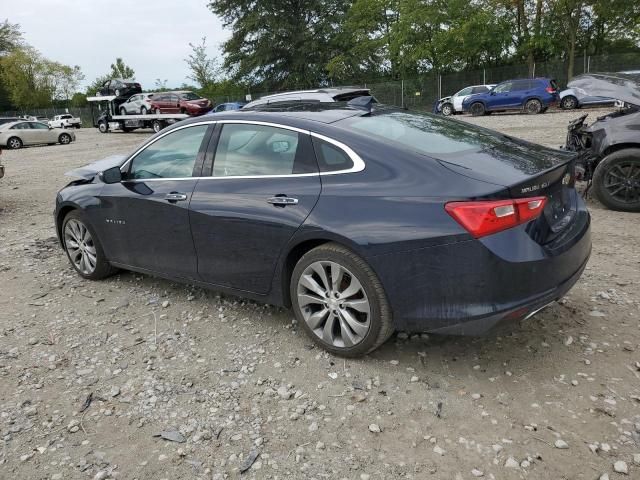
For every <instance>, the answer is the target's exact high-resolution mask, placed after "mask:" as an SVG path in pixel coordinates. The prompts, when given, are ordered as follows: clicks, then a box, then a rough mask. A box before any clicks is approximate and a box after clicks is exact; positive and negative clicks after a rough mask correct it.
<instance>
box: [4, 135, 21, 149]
mask: <svg viewBox="0 0 640 480" xmlns="http://www.w3.org/2000/svg"><path fill="white" fill-rule="evenodd" d="M7 147H9V148H10V149H12V150H17V149H18V148H22V140H20V139H19V138H18V137H11V138H10V139H9V140H7Z"/></svg>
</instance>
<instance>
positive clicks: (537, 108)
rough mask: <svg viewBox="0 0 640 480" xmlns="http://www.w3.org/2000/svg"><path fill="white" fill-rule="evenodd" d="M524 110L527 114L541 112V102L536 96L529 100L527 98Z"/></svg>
mask: <svg viewBox="0 0 640 480" xmlns="http://www.w3.org/2000/svg"><path fill="white" fill-rule="evenodd" d="M524 111H525V113H528V114H529V115H535V114H537V113H541V112H542V102H541V101H540V100H538V99H537V98H532V99H531V100H527V102H526V103H525V104H524Z"/></svg>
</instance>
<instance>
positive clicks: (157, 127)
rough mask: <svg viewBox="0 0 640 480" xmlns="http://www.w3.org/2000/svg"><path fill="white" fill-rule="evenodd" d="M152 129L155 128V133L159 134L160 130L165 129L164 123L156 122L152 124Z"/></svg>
mask: <svg viewBox="0 0 640 480" xmlns="http://www.w3.org/2000/svg"><path fill="white" fill-rule="evenodd" d="M151 127H152V128H153V131H154V132H156V133H158V132H159V131H160V130H162V129H163V128H164V122H162V121H160V120H154V121H153V123H152V124H151Z"/></svg>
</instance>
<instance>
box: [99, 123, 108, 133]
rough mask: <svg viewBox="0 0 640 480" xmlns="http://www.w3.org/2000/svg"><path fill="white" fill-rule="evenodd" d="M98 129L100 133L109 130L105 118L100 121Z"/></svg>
mask: <svg viewBox="0 0 640 480" xmlns="http://www.w3.org/2000/svg"><path fill="white" fill-rule="evenodd" d="M98 130H99V131H100V133H107V132H108V131H109V125H108V124H107V122H105V121H104V120H102V121H100V122H98Z"/></svg>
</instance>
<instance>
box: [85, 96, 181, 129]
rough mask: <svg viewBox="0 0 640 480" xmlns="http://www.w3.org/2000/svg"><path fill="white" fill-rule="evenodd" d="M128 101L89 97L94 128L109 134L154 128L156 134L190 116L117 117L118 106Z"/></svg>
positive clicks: (153, 114)
mask: <svg viewBox="0 0 640 480" xmlns="http://www.w3.org/2000/svg"><path fill="white" fill-rule="evenodd" d="M125 101H126V99H122V98H120V99H119V98H118V97H116V96H113V95H108V96H107V95H105V96H100V97H87V102H89V106H90V107H91V118H92V120H93V126H94V127H96V128H97V129H98V130H99V131H100V132H101V133H108V132H112V131H114V130H120V131H122V132H132V131H133V130H136V129H138V128H152V129H153V131H154V132H156V133H157V132H159V131H160V130H162V129H163V128H164V127H166V126H167V125H171V124H172V123H175V122H179V121H180V120H184V119H185V118H189V115H186V114H184V113H150V114H146V115H116V114H115V113H116V112H117V111H118V106H119V105H120V104H121V103H122V102H125Z"/></svg>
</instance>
